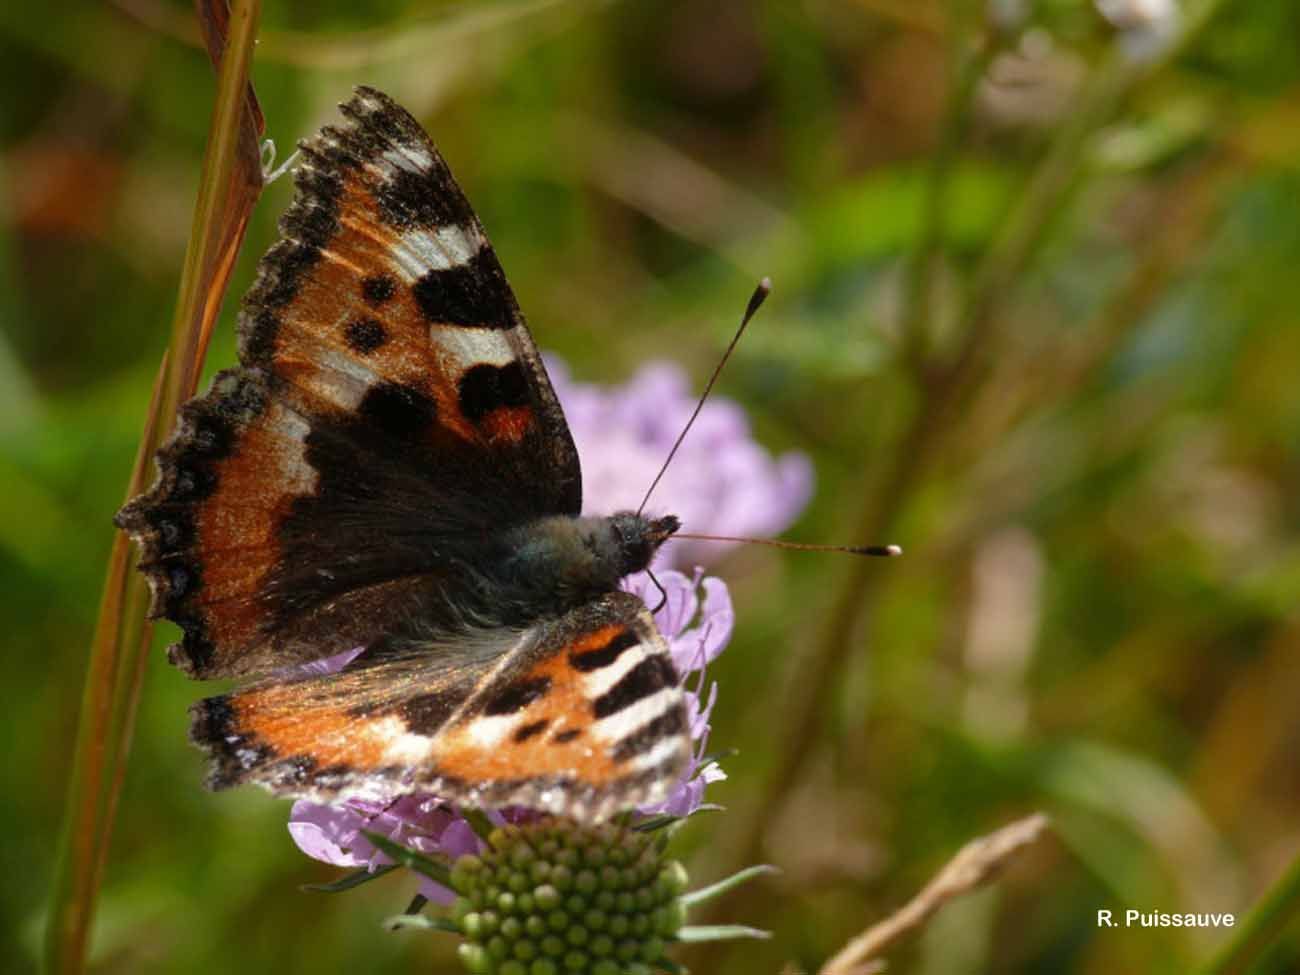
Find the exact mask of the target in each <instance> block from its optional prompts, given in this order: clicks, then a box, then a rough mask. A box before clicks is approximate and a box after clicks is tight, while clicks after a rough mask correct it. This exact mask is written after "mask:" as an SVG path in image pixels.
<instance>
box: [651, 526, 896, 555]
mask: <svg viewBox="0 0 1300 975" xmlns="http://www.w3.org/2000/svg"><path fill="white" fill-rule="evenodd" d="M675 538H690V539H694V540H695V541H698V542H743V543H745V544H747V545H767V546H769V547H770V548H789V549H794V550H796V551H799V552H843V553H845V554H846V555H872V556H877V557H880V558H894V557H895V556H898V555H902V554H903V549H902V548H901V547H900V546H898V545H809V544H807V543H806V542H783V541H781V540H780V539H776V538H746V537H742V536H739V535H697V534H694V533H692V532H677V533H676V534H674V535H670V536H669V539H670V540H671V539H675Z"/></svg>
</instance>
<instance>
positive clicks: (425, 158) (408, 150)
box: [380, 145, 433, 173]
mask: <svg viewBox="0 0 1300 975" xmlns="http://www.w3.org/2000/svg"><path fill="white" fill-rule="evenodd" d="M380 158H382V159H383V160H384V162H386V163H388V164H389V165H390V166H396V167H397V168H398V169H405V170H406V171H407V172H409V173H425V172H428V171H429V170H430V169H432V168H433V157H432V156H430V155H429V150H427V149H425V148H424V146H415V145H401V146H397V147H396V148H394V149H389V150H388V151H387V152H385V153H384V154H383V156H381V157H380Z"/></svg>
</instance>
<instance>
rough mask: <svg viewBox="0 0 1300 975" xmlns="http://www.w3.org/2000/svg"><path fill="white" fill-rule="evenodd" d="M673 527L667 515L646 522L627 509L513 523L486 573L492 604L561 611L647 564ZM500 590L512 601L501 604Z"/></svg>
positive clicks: (672, 519) (601, 592) (613, 585)
mask: <svg viewBox="0 0 1300 975" xmlns="http://www.w3.org/2000/svg"><path fill="white" fill-rule="evenodd" d="M679 526H680V522H679V521H678V520H677V519H676V518H675V517H673V516H672V515H668V516H666V517H663V518H653V519H652V518H646V517H644V516H642V515H639V514H636V513H634V512H631V511H623V512H619V513H617V514H614V515H610V516H607V517H592V518H574V517H569V516H563V515H561V516H555V517H548V518H540V519H537V520H535V521H530V522H526V523H524V524H522V525H518V526H516V527H514V528H511V529H509V530H507V531H506V532H504V533H503V535H502V537H501V543H502V544H501V546H500V547H499V549H498V551H499V552H500V553H501V556H500V562H499V564H498V565H497V566H494V567H493V569H492V570H490V571H491V574H492V575H493V576H494V577H495V578H493V580H492V582H493V590H494V593H495V596H494V598H495V600H496V604H497V605H498V606H501V605H503V602H504V603H505V604H508V603H514V604H515V605H516V606H518V607H520V609H521V611H523V612H527V613H530V614H532V615H537V614H539V613H541V614H543V615H551V614H556V613H563V612H567V611H568V610H570V609H572V608H575V607H577V606H581V605H583V604H584V603H587V602H589V601H591V600H592V599H594V598H598V597H599V596H602V595H604V594H605V593H609V592H612V591H614V590H615V589H617V588H618V582H619V580H620V579H622V578H623V577H624V576H627V575H631V574H632V573H634V572H640V571H641V570H643V569H645V568H646V567H647V566H649V564H650V561H651V560H652V559H653V558H654V555H655V552H657V551H658V549H659V546H660V545H662V544H663V543H664V541H666V540H667V539H668V537H669V536H670V535H672V534H673V532H675V531H677V529H678V527H679ZM503 592H510V593H511V595H512V596H513V599H509V600H505V601H503V600H502V593H503Z"/></svg>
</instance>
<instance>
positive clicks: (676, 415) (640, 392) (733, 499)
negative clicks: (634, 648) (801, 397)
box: [546, 356, 813, 605]
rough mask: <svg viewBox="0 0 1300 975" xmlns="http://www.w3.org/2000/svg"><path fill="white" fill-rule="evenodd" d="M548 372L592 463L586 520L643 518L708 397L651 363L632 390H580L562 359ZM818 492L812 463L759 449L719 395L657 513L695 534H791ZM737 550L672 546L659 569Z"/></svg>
mask: <svg viewBox="0 0 1300 975" xmlns="http://www.w3.org/2000/svg"><path fill="white" fill-rule="evenodd" d="M546 368H547V371H548V372H549V373H550V376H551V380H552V382H553V383H554V385H555V392H556V395H557V396H558V397H559V398H560V403H561V405H562V406H563V407H564V414H565V416H566V417H567V418H568V420H569V429H570V431H572V433H573V439H574V442H575V443H576V444H577V447H578V456H579V457H580V458H582V494H583V510H584V512H585V513H586V514H593V515H607V514H612V513H613V512H615V511H622V510H626V509H629V508H631V509H635V508H636V507H637V505H639V504H640V503H641V498H642V497H644V495H645V492H646V489H647V488H649V487H650V483H651V482H652V481H653V480H654V477H655V474H657V473H658V472H659V468H660V467H661V466H663V462H664V460H665V459H666V458H667V456H668V451H669V450H671V449H672V445H673V441H674V440H676V439H677V435H678V434H680V433H681V432H682V428H683V427H684V426H685V425H686V421H687V420H688V419H689V418H690V415H691V411H692V410H694V409H695V404H696V402H697V399H698V397H697V396H696V395H695V394H694V393H692V391H691V388H690V384H689V383H688V381H687V379H686V374H685V372H684V371H683V370H682V369H681V368H680V367H679V366H676V365H673V364H672V363H669V362H663V361H658V362H649V363H647V364H646V365H644V366H642V367H641V369H640V371H638V372H637V373H636V375H634V376H633V377H632V379H631V380H630V381H628V382H627V383H626V384H625V385H623V386H596V385H591V384H588V383H578V382H574V381H573V380H572V379H570V378H569V370H568V368H567V367H566V366H565V365H564V363H563V362H561V361H559V360H557V359H555V358H554V357H552V356H547V357H546ZM812 488H813V474H812V465H811V463H809V461H808V458H807V457H805V456H804V455H803V454H801V453H797V452H791V453H787V454H782V455H781V456H780V457H775V458H774V457H773V456H772V455H771V454H770V453H768V452H767V451H766V450H765V449H763V448H762V447H761V446H759V445H758V443H756V442H755V441H754V439H753V436H752V434H751V433H750V430H749V421H748V420H747V419H746V417H745V413H744V411H743V410H742V409H741V408H740V406H739V405H737V404H736V403H734V402H732V401H731V400H728V399H726V398H724V397H721V396H711V397H710V398H709V400H708V402H707V403H705V404H704V408H703V409H702V410H701V411H700V415H699V418H698V419H696V421H695V425H694V426H693V427H692V428H691V432H690V435H689V436H688V437H687V438H686V439H685V440H684V441H683V442H682V446H681V448H680V449H679V450H678V452H677V456H676V457H675V458H673V462H672V464H670V465H669V467H668V470H667V472H666V473H665V474H664V477H663V480H662V481H660V482H659V486H658V487H657V488H656V489H655V493H654V496H653V498H652V499H651V502H650V507H651V508H652V509H654V510H655V511H670V512H672V513H673V514H675V515H677V516H678V517H679V518H681V519H682V524H683V528H684V529H685V530H686V531H693V532H705V533H708V534H711V535H757V536H760V537H761V536H767V535H775V534H778V533H779V532H782V531H784V530H785V529H786V528H787V527H789V525H790V523H791V522H793V521H794V519H795V518H796V517H797V516H798V515H799V512H801V511H802V510H803V508H804V505H806V504H807V503H808V499H809V498H810V497H811V496H812ZM729 547H730V546H729V545H728V544H727V543H724V542H697V541H690V540H687V539H683V540H681V541H675V542H671V543H670V544H668V545H665V546H664V547H663V548H662V549H661V550H660V553H659V558H658V560H657V561H656V565H659V566H663V567H665V568H667V567H670V566H674V567H677V568H684V567H687V566H695V565H707V564H709V563H710V562H712V561H714V560H716V559H717V557H718V555H719V554H721V553H722V552H724V551H726V549H727V548H729ZM651 605H653V603H652V604H651Z"/></svg>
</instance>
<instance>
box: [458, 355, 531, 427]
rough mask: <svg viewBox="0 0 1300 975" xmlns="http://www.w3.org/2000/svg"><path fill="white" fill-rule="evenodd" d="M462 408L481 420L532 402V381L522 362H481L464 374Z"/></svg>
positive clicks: (469, 417)
mask: <svg viewBox="0 0 1300 975" xmlns="http://www.w3.org/2000/svg"><path fill="white" fill-rule="evenodd" d="M459 396H460V410H461V412H462V413H464V414H465V417H466V419H468V420H470V421H471V422H473V423H477V422H478V421H479V420H481V419H483V417H485V416H487V414H489V413H491V412H492V411H493V410H495V409H499V408H501V407H509V406H527V405H528V380H527V379H526V378H525V377H524V368H523V366H522V365H520V364H519V362H518V361H515V362H509V363H506V364H505V365H504V366H492V365H487V364H486V363H481V364H479V365H477V366H474V367H473V368H471V369H467V370H466V371H465V374H464V375H463V376H461V377H460V387H459Z"/></svg>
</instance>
